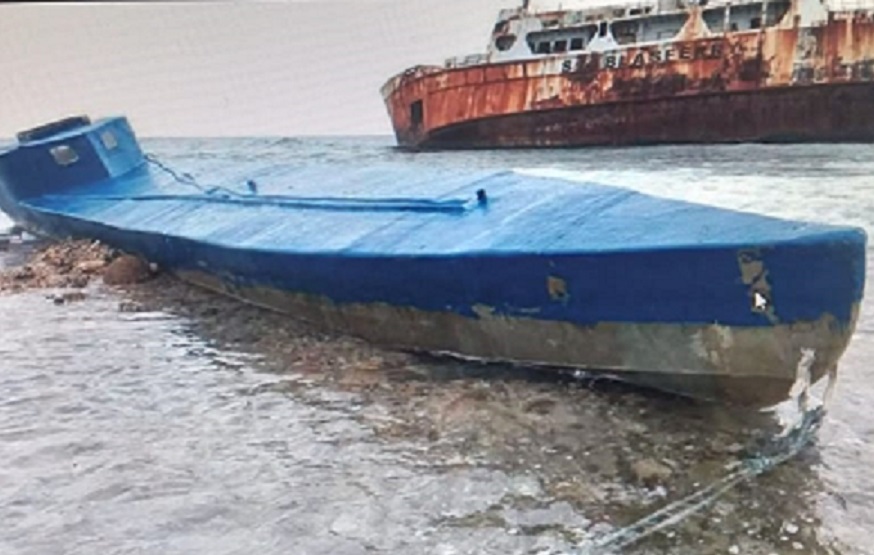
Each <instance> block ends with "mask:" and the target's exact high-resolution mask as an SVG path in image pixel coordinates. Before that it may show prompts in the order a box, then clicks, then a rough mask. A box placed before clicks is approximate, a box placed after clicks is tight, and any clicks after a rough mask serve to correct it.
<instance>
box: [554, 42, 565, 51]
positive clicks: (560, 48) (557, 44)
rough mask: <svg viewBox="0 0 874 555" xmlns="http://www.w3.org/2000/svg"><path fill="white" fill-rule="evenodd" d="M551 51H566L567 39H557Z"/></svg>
mask: <svg viewBox="0 0 874 555" xmlns="http://www.w3.org/2000/svg"><path fill="white" fill-rule="evenodd" d="M552 51H553V52H566V51H567V41H566V40H557V41H555V46H554V47H553V49H552Z"/></svg>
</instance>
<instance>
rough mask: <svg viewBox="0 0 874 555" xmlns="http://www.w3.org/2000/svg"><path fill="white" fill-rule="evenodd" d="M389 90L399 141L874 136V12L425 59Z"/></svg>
mask: <svg viewBox="0 0 874 555" xmlns="http://www.w3.org/2000/svg"><path fill="white" fill-rule="evenodd" d="M791 15H792V14H791V13H790V14H789V15H788V16H787V17H790V16H791ZM382 92H383V97H384V99H385V102H386V106H387V110H388V113H389V115H390V117H391V121H392V124H393V127H394V131H395V134H396V137H397V140H398V143H399V144H400V145H401V146H405V147H412V148H491V147H556V146H589V145H632V144H658V143H686V142H695V143H712V142H717V143H718V142H746V141H791V142H795V141H827V142H833V141H862V142H870V141H874V18H872V16H871V15H866V14H862V15H859V14H855V15H853V14H842V16H841V17H839V16H837V15H835V14H834V13H832V14H830V15H829V18H828V21H827V22H826V23H824V24H822V25H819V26H812V27H799V26H797V25H795V26H786V25H779V26H774V27H769V28H766V29H760V30H756V31H747V32H738V33H730V34H729V33H726V34H722V33H720V34H718V35H713V34H705V36H703V37H698V38H695V39H691V40H679V41H674V42H669V43H660V44H655V45H649V46H634V47H630V48H624V49H620V50H616V51H608V52H600V53H598V52H593V53H586V54H579V55H574V56H571V55H551V56H543V57H540V58H536V59H528V60H517V61H509V62H502V63H483V64H478V65H471V66H467V67H459V68H440V67H421V66H420V67H417V68H414V69H412V70H408V71H407V72H405V73H403V74H401V75H398V76H396V77H394V78H392V79H390V80H389V81H388V82H387V83H386V84H385V86H384V87H383V91H382ZM414 105H417V106H418V108H416V109H412V108H411V107H412V106H414Z"/></svg>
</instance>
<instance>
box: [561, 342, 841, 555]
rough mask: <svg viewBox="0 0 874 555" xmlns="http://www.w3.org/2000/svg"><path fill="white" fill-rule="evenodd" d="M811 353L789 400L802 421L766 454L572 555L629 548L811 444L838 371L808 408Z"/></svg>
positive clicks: (805, 357)
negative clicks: (820, 399)
mask: <svg viewBox="0 0 874 555" xmlns="http://www.w3.org/2000/svg"><path fill="white" fill-rule="evenodd" d="M813 360H814V352H813V351H812V350H809V349H805V350H803V351H802V356H801V360H800V361H799V363H798V371H797V378H796V382H795V384H794V385H793V388H792V389H793V391H795V390H796V389H797V390H798V391H797V392H796V393H795V394H794V395H792V396H791V397H790V398H794V400H795V404H796V408H798V409H799V412H800V414H801V420H800V421H799V422H797V423H796V424H795V425H793V426H791V427H787V429H786V430H784V432H783V433H781V434H780V435H778V436H776V437H775V438H773V441H772V442H771V443H770V445H768V446H767V451H768V453H765V452H762V451H760V452H759V454H758V455H755V456H753V457H750V458H748V459H745V460H742V461H739V462H738V464H737V465H736V470H734V471H732V472H730V473H729V474H728V475H726V476H725V477H723V478H722V479H720V480H717V481H716V482H714V483H712V484H710V485H709V486H707V487H705V488H702V489H700V490H698V491H696V492H694V493H692V494H690V495H688V496H686V497H684V498H682V499H679V500H677V501H674V502H672V503H669V504H668V505H665V506H664V507H662V508H661V509H658V510H657V511H655V512H653V513H650V514H649V515H647V516H645V517H643V518H642V519H640V520H638V521H637V522H634V523H633V524H630V525H628V526H625V527H622V528H620V529H618V530H616V531H613V532H610V533H608V534H606V535H604V536H602V537H600V538H596V539H594V540H590V541H587V542H584V543H583V544H581V545H580V546H579V549H578V550H577V551H573V552H571V555H609V554H612V553H616V551H617V550H620V549H623V548H625V547H628V546H630V545H632V544H634V543H637V542H638V541H640V540H642V539H644V538H646V537H647V536H649V535H651V534H654V533H655V532H658V531H659V530H662V529H664V528H666V527H668V526H671V525H674V524H677V523H679V522H681V521H682V520H684V519H686V518H687V517H689V516H691V515H693V514H695V513H696V512H698V511H700V510H701V509H703V508H704V507H706V506H707V505H709V504H710V503H712V502H714V501H716V500H717V499H718V498H719V497H721V496H722V495H723V494H725V493H726V492H727V491H729V490H730V489H731V488H733V487H734V486H736V485H737V484H739V483H741V482H744V481H746V480H751V479H753V478H755V477H757V476H760V475H761V474H764V473H765V472H768V471H769V470H772V469H773V468H775V467H776V466H778V465H780V464H781V463H784V462H786V461H788V460H789V459H792V458H794V457H795V456H796V455H798V454H799V453H800V452H801V451H802V449H804V447H805V446H806V445H807V444H808V443H810V442H811V441H812V440H813V439H814V438H815V437H816V433H817V431H818V430H819V428H820V426H821V425H822V421H823V419H824V418H825V413H826V407H827V405H828V404H829V401H830V400H831V397H832V394H833V390H834V385H835V382H836V381H837V368H836V367H835V368H832V369H831V370H830V371H829V373H828V384H827V386H826V391H825V394H824V396H823V401H822V403H821V404H820V405H818V406H816V407H813V408H811V407H810V397H811V395H810V387H811V381H810V368H811V366H812V365H813Z"/></svg>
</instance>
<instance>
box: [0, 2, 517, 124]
mask: <svg viewBox="0 0 874 555" xmlns="http://www.w3.org/2000/svg"><path fill="white" fill-rule="evenodd" d="M516 3H517V1H516V0H452V1H447V0H442V1H440V0H408V1H401V0H385V1H377V0H356V1H344V2H340V1H325V0H310V1H308V2H301V1H297V2H292V1H284V2H282V1H273V2H251V1H248V2H243V1H239V2H167V3H164V2H124V3H115V4H112V3H84V4H75V5H70V4H61V3H46V4H32V3H18V4H11V5H10V4H6V5H0V76H2V77H0V137H12V136H13V135H14V134H15V132H17V131H19V130H21V129H25V128H28V127H33V126H35V125H39V124H41V123H44V122H46V121H50V120H52V119H56V118H60V117H64V116H67V115H72V114H80V113H84V114H88V115H89V116H91V117H92V118H97V117H102V116H108V115H118V114H123V115H126V116H128V117H129V118H130V120H131V122H132V124H133V125H134V128H135V130H136V131H137V133H138V134H139V135H141V136H163V137H170V136H201V137H203V136H261V135H280V136H295V135H356V134H372V135H383V134H390V133H391V126H390V123H389V120H388V116H387V114H386V111H385V107H384V105H383V102H382V98H381V96H380V94H379V88H380V86H381V85H382V84H383V83H384V82H385V81H386V80H387V79H388V78H389V77H390V76H391V75H393V74H395V73H397V72H399V71H402V70H403V69H405V68H407V67H409V66H412V65H416V64H420V63H422V64H428V63H436V64H441V63H442V62H443V60H444V59H445V58H447V57H451V56H455V55H464V54H470V53H475V52H483V51H484V50H485V47H486V43H487V41H488V39H489V33H490V32H491V29H492V27H493V25H494V21H495V18H496V16H497V13H498V11H499V10H500V9H501V8H504V7H509V6H513V5H515V4H516Z"/></svg>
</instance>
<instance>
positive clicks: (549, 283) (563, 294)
mask: <svg viewBox="0 0 874 555" xmlns="http://www.w3.org/2000/svg"><path fill="white" fill-rule="evenodd" d="M546 290H547V291H549V298H551V299H552V300H554V301H561V302H567V301H568V299H570V294H568V290H567V283H566V282H565V280H563V279H561V278H560V277H556V276H547V278H546Z"/></svg>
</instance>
